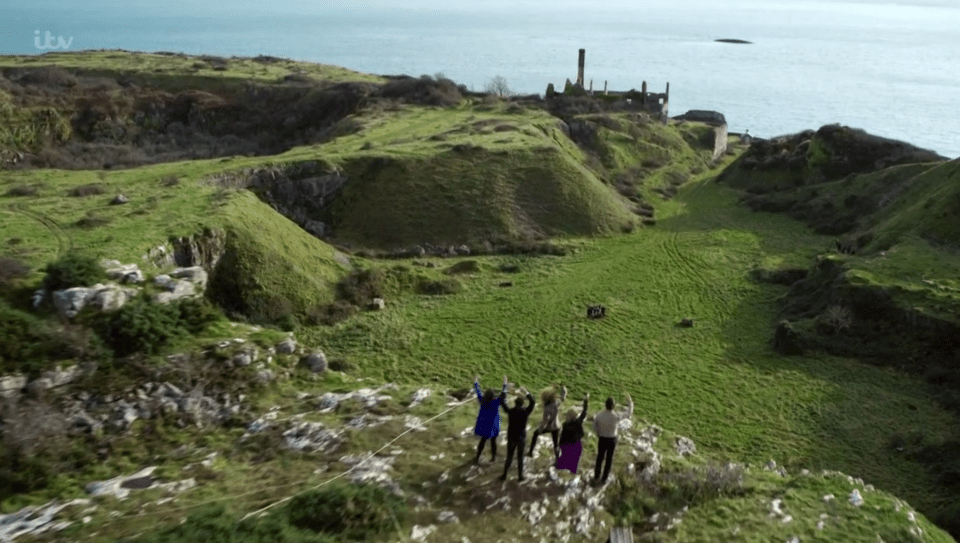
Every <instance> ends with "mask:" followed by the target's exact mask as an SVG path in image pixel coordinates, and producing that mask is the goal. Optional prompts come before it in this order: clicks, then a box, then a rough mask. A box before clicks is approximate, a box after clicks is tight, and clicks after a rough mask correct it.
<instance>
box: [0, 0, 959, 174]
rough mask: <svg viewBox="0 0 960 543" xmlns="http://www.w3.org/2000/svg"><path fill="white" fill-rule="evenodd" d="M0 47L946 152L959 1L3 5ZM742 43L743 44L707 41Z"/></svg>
mask: <svg viewBox="0 0 960 543" xmlns="http://www.w3.org/2000/svg"><path fill="white" fill-rule="evenodd" d="M5 12H6V15H7V16H6V17H5V18H4V20H3V21H0V54H5V55H24V54H27V55H30V54H42V53H44V52H47V51H50V50H73V51H79V50H90V49H126V50H132V51H144V52H158V51H168V52H182V53H186V54H211V55H220V56H227V57H229V56H242V57H247V56H257V55H271V56H277V57H284V58H291V59H295V60H304V61H309V62H318V63H323V64H332V65H337V66H343V67H345V68H349V69H353V70H357V71H360V72H366V73H373V74H379V75H399V74H407V75H413V76H419V75H421V74H430V75H434V74H437V73H442V74H444V75H445V76H446V77H449V78H451V79H453V80H454V81H456V82H458V83H462V84H465V85H467V87H469V88H472V89H473V90H482V89H483V88H484V86H485V85H486V83H487V82H489V80H490V79H492V78H493V77H494V76H502V77H504V78H505V79H506V80H507V82H508V83H509V85H510V87H511V89H512V90H513V91H514V92H516V93H520V94H532V93H537V94H543V93H544V91H545V89H546V87H547V84H549V83H553V84H554V85H556V86H557V87H558V88H562V86H563V84H564V82H565V80H566V79H570V80H574V79H575V78H576V73H577V54H578V50H579V49H580V48H583V49H586V70H585V74H586V76H585V79H586V82H587V84H588V85H589V84H590V82H591V81H592V84H593V88H594V90H595V91H602V90H603V88H604V84H606V85H607V87H608V88H609V89H610V90H629V89H631V88H636V89H639V88H640V87H641V85H642V83H643V82H644V81H646V82H647V84H648V87H649V90H651V91H655V92H662V91H663V89H664V88H665V87H666V84H667V83H668V82H669V83H670V114H671V115H674V116H675V115H679V114H682V113H684V112H685V111H687V110H689V109H706V110H715V111H719V112H721V113H723V114H724V115H725V117H726V118H727V121H728V123H729V127H730V130H731V131H733V132H743V131H745V130H749V131H750V133H751V134H752V135H755V136H758V137H775V136H777V135H782V134H789V133H796V132H798V131H801V130H805V129H814V130H815V129H817V128H819V127H820V126H822V125H825V124H833V123H839V124H844V125H847V126H851V127H855V128H861V129H864V130H866V131H868V132H870V133H872V134H876V135H879V136H883V137H887V138H892V139H897V140H903V141H906V142H908V143H911V144H914V145H917V146H919V147H923V148H926V149H931V150H933V151H936V152H937V153H940V154H942V155H944V156H947V157H949V158H955V157H958V156H960V122H958V121H960V118H958V117H960V116H958V115H957V114H956V113H955V111H956V105H955V102H956V97H957V96H960V33H957V32H956V31H955V28H954V27H955V23H956V21H958V20H960V4H958V3H956V2H947V1H942V0H899V1H890V0H845V1H825V0H784V1H782V2H777V3H770V2H762V1H758V0H746V1H739V2H729V3H725V4H716V3H712V2H707V1H705V0H676V1H674V2H672V3H670V4H668V5H661V4H653V3H650V2H629V3H628V2H622V1H617V2H607V3H603V4H600V5H590V4H588V3H586V2H584V1H582V0H568V1H563V0H561V1H559V2H554V3H551V4H549V5H548V6H545V5H544V4H542V3H537V2H532V1H530V0H520V1H515V2H509V3H508V2H504V1H501V0H492V1H491V2H487V3H484V4H462V5H448V4H447V3H445V2H440V1H438V0H411V1H408V2H404V3H402V4H401V3H399V2H390V1H384V2H374V1H360V2H352V3H350V4H349V5H347V4H345V3H337V2H332V3H327V4H324V5H316V4H309V3H304V2H300V1H294V0H285V1H280V2H279V3H277V4H274V5H271V6H270V7H269V8H266V7H264V4H263V3H261V2H253V1H251V0H240V1H238V2H234V3H233V7H232V8H231V9H230V10H229V11H225V10H223V9H222V8H217V7H216V5H215V3H214V2H212V1H211V0H195V1H193V2H189V3H188V2H174V3H169V4H165V5H162V6H161V5H158V4H156V3H155V2H146V1H143V0H139V1H137V0H134V1H131V2H125V3H122V4H121V3H119V2H115V1H107V0H90V1H86V2H81V1H77V0H63V1H60V2H53V1H50V0H37V1H36V2H33V3H31V4H30V5H29V6H27V5H19V6H16V7H12V8H5ZM721 38H726V39H741V40H747V41H750V42H752V43H751V44H742V45H741V44H730V43H719V42H717V41H715V40H717V39H721Z"/></svg>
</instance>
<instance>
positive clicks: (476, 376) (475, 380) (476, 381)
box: [473, 375, 480, 383]
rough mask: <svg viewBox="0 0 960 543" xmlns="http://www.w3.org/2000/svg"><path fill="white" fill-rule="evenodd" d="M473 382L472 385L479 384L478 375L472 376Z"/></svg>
mask: <svg viewBox="0 0 960 543" xmlns="http://www.w3.org/2000/svg"><path fill="white" fill-rule="evenodd" d="M473 382H474V383H479V382H480V376H479V375H474V376H473Z"/></svg>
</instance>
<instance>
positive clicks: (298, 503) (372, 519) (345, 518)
mask: <svg viewBox="0 0 960 543" xmlns="http://www.w3.org/2000/svg"><path fill="white" fill-rule="evenodd" d="M287 511H288V514H289V518H290V524H292V525H294V526H296V527H298V528H305V529H309V530H312V531H314V532H318V533H327V534H335V535H337V536H338V537H339V538H341V539H346V540H355V541H365V540H366V539H368V538H369V537H371V536H376V535H378V534H382V533H384V532H385V531H387V530H388V529H390V528H391V527H393V526H394V525H396V524H397V523H398V522H399V521H400V519H401V518H402V517H403V516H404V514H405V513H406V504H405V503H404V501H403V500H402V499H400V498H398V497H397V496H395V495H393V494H392V493H390V492H389V491H388V490H385V489H383V488H381V487H379V486H374V485H363V486H331V487H326V488H323V489H321V490H315V491H310V492H305V493H303V494H300V495H299V496H296V497H294V498H293V500H291V501H290V505H289V506H288V508H287Z"/></svg>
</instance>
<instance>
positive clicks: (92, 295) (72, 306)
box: [53, 283, 139, 319]
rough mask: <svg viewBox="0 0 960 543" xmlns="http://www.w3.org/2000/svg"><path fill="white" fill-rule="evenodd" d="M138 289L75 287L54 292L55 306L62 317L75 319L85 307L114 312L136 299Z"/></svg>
mask: <svg viewBox="0 0 960 543" xmlns="http://www.w3.org/2000/svg"><path fill="white" fill-rule="evenodd" d="M138 292H139V291H138V289H135V288H126V287H121V286H119V285H116V284H112V283H111V284H107V285H103V284H100V283H98V284H96V285H94V286H92V287H74V288H68V289H65V290H56V291H54V292H53V305H54V307H56V308H57V311H58V312H59V313H60V315H62V316H64V317H67V318H71V319H72V318H73V317H76V316H77V313H79V312H80V311H81V310H83V309H84V308H85V307H92V308H94V309H96V310H98V311H114V310H117V309H120V308H121V307H123V305H124V304H125V303H127V301H129V300H130V299H132V298H134V297H135V296H136V295H137V293H138Z"/></svg>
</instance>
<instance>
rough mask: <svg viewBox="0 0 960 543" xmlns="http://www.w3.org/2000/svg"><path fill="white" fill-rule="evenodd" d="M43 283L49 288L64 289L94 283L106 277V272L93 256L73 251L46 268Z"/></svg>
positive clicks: (52, 289) (51, 289)
mask: <svg viewBox="0 0 960 543" xmlns="http://www.w3.org/2000/svg"><path fill="white" fill-rule="evenodd" d="M44 271H45V272H46V274H47V275H46V277H44V280H43V285H44V287H46V289H47V290H50V291H54V290H62V289H66V288H73V287H83V286H88V285H94V284H96V283H97V282H99V281H103V280H104V279H106V272H104V270H103V268H101V267H100V264H98V263H97V260H96V259H95V258H93V257H92V256H89V255H85V254H82V253H78V252H75V251H71V252H69V253H66V254H65V255H63V256H61V257H60V258H58V259H57V260H55V261H54V262H51V263H50V264H47V267H46V268H45V269H44Z"/></svg>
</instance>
